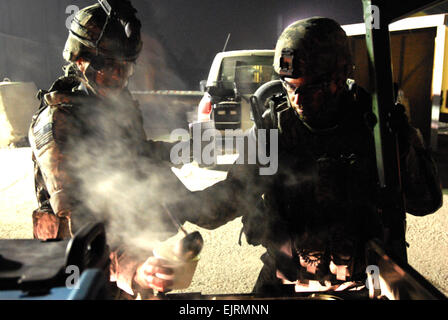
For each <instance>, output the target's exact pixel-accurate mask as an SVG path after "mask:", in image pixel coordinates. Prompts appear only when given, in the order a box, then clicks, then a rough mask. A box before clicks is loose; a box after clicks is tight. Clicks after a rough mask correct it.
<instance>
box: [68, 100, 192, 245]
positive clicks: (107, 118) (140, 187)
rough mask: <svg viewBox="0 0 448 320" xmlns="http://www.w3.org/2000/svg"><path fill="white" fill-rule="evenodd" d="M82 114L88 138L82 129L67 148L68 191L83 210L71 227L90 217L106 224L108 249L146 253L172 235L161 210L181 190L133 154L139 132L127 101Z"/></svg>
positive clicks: (164, 170)
mask: <svg viewBox="0 0 448 320" xmlns="http://www.w3.org/2000/svg"><path fill="white" fill-rule="evenodd" d="M85 111H86V114H81V116H80V118H81V119H82V120H81V121H82V123H83V125H84V126H85V128H87V130H88V134H87V135H84V132H83V131H82V130H84V129H85V128H83V129H82V130H80V131H77V132H78V133H79V134H80V135H75V136H73V137H72V138H71V139H70V141H69V146H68V152H69V159H70V170H71V172H72V175H73V176H74V177H75V179H76V187H75V188H74V190H73V191H74V192H76V195H75V197H76V198H78V199H79V200H80V201H81V202H82V204H83V206H85V209H82V210H85V211H84V212H75V213H74V215H73V221H74V222H73V223H74V225H75V226H80V225H82V224H84V223H85V222H84V221H86V220H87V219H90V218H91V217H87V216H88V215H90V214H92V215H93V216H94V218H95V220H100V221H105V222H106V226H107V232H108V235H107V236H108V238H109V242H111V244H112V245H116V244H125V245H132V246H137V247H139V248H141V249H147V250H149V249H151V248H152V246H153V245H154V244H155V243H156V242H157V241H159V240H163V239H166V238H167V237H169V236H171V235H172V234H173V232H176V231H177V230H176V229H175V228H174V227H173V225H172V224H170V222H169V218H168V217H167V216H165V213H164V212H163V210H161V207H160V206H161V205H162V204H168V205H169V204H170V203H173V202H175V201H176V194H182V192H183V190H182V189H181V188H183V186H182V184H181V182H180V181H179V180H178V179H177V178H176V176H175V175H174V174H172V172H171V170H170V167H169V166H168V165H165V164H160V163H156V162H154V161H151V160H150V159H148V158H147V157H143V156H139V155H138V151H139V150H140V148H141V147H142V146H141V145H140V143H142V140H141V139H142V136H141V134H142V133H143V131H142V130H143V128H142V127H140V126H139V122H138V120H137V119H138V117H137V115H136V114H135V112H134V109H133V106H132V105H129V100H127V101H123V100H117V101H115V103H108V104H107V105H105V104H98V105H95V106H91V107H89V108H86V110H85ZM183 189H184V191H187V190H186V189H185V188H183ZM176 191H179V193H175V192H176ZM80 217H81V219H83V221H80V220H77V219H79V218H80Z"/></svg>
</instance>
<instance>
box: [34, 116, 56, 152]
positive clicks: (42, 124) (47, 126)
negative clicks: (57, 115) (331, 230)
mask: <svg viewBox="0 0 448 320" xmlns="http://www.w3.org/2000/svg"><path fill="white" fill-rule="evenodd" d="M33 135H34V139H35V143H36V148H37V150H40V149H42V148H43V147H45V146H46V145H47V144H49V143H50V142H51V141H53V140H54V137H53V117H52V112H51V108H46V109H45V110H44V111H43V112H41V113H40V114H39V117H38V118H37V120H36V122H35V124H34V126H33Z"/></svg>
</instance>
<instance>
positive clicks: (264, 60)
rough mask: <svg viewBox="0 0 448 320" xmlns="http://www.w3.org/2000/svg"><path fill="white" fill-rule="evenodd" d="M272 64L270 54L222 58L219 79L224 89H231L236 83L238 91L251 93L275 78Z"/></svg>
mask: <svg viewBox="0 0 448 320" xmlns="http://www.w3.org/2000/svg"><path fill="white" fill-rule="evenodd" d="M272 64H273V56H271V55H269V56H256V55H254V56H243V57H228V58H224V59H223V62H222V66H221V70H220V74H219V80H220V81H222V85H223V87H224V88H226V89H233V83H236V85H237V88H238V90H239V91H240V93H243V94H252V93H254V92H255V91H256V90H257V89H258V88H259V87H260V86H261V85H263V84H264V83H266V82H269V81H271V80H275V79H277V75H276V73H275V72H274V68H273V66H272Z"/></svg>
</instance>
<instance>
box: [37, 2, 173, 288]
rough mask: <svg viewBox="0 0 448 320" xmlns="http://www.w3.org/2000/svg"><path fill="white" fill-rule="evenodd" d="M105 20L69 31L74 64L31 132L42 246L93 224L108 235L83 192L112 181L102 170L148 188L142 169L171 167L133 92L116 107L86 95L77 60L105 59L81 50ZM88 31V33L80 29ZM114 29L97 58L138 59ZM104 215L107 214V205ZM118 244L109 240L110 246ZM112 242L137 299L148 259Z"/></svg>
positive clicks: (91, 17) (82, 15) (87, 12)
mask: <svg viewBox="0 0 448 320" xmlns="http://www.w3.org/2000/svg"><path fill="white" fill-rule="evenodd" d="M123 3H124V2H123ZM105 16H106V15H105V13H104V12H103V10H102V9H101V7H100V6H99V5H98V4H97V5H94V6H91V7H88V8H86V9H83V10H81V11H80V12H79V13H78V15H77V17H76V18H75V20H76V21H75V22H74V23H73V25H72V31H73V30H75V31H74V32H72V31H71V33H70V36H69V39H68V41H67V45H66V49H65V51H64V56H65V58H66V59H67V60H68V61H69V62H72V64H71V65H69V66H68V67H66V74H65V76H63V77H61V78H60V79H58V80H57V81H56V82H55V83H54V84H53V85H52V87H51V88H50V89H49V90H48V91H40V93H39V99H40V100H41V106H40V108H39V111H38V112H37V113H36V115H35V116H34V117H33V119H32V124H31V127H30V131H29V140H30V144H31V147H32V151H33V156H32V157H33V162H34V168H35V189H36V196H37V201H38V205H39V207H38V209H36V210H35V211H34V212H33V229H34V237H35V238H36V239H41V240H48V239H66V238H70V237H72V236H73V234H75V233H76V232H77V231H78V230H79V229H80V228H81V227H83V226H84V225H85V224H87V223H89V222H93V221H103V220H106V221H104V222H105V223H106V227H107V215H106V213H105V212H104V215H103V216H101V213H98V212H95V213H94V212H92V206H91V205H89V204H88V203H86V199H91V198H92V195H88V194H86V191H85V190H89V189H88V188H87V186H86V183H87V182H86V178H90V179H91V178H92V177H88V176H89V175H93V176H94V177H95V175H96V174H107V173H105V172H104V170H110V172H109V173H110V174H111V175H113V174H114V173H116V172H115V171H116V170H115V169H117V170H118V169H119V168H126V174H129V175H130V177H132V179H135V181H138V180H139V179H140V180H143V179H145V178H147V175H145V174H144V172H143V170H141V162H142V161H144V162H149V163H154V166H157V169H154V172H146V173H147V174H154V173H155V172H158V171H160V170H161V169H160V168H161V167H163V169H162V170H167V171H169V170H170V169H169V167H168V166H165V165H163V161H169V160H170V150H171V148H172V144H170V143H164V142H156V141H149V140H147V137H146V134H145V131H144V128H143V117H142V114H141V111H140V108H139V106H138V103H137V102H136V101H135V100H134V99H133V98H132V96H131V94H130V92H129V91H128V89H127V88H125V89H124V90H123V91H122V92H121V94H120V95H119V96H118V97H114V98H113V99H108V98H104V97H103V98H102V97H100V96H98V95H96V94H95V93H94V92H92V90H90V89H88V88H87V87H86V85H85V79H82V74H81V73H80V72H79V71H78V70H77V69H76V67H75V66H74V64H73V62H74V61H76V59H78V57H84V58H85V59H86V58H88V59H95V58H98V57H100V58H101V57H102V56H95V49H92V48H91V47H89V45H92V44H91V43H90V44H89V43H84V42H80V41H81V40H80V39H82V40H83V41H84V40H85V41H87V40H88V38H87V37H88V36H89V37H94V36H95V32H96V33H98V32H100V31H101V28H98V27H97V26H96V24H95V23H93V24H92V21H94V22H95V19H96V18H98V17H102V19H103V21H104V20H105ZM84 25H87V26H89V27H90V29H89V27H87V28H86V27H83V28H81V27H82V26H84ZM106 25H107V24H106ZM92 26H93V28H92ZM110 26H111V30H109V29H108V28H106V30H105V33H104V34H105V36H104V41H102V42H100V44H99V52H100V53H102V52H104V50H105V51H106V52H109V53H110V52H112V53H113V52H114V51H118V52H122V50H128V51H129V52H125V55H127V56H126V57H113V58H115V59H122V58H129V59H130V61H132V60H133V59H136V57H137V56H138V53H139V51H140V49H141V43H140V40H139V38H136V39H132V37H131V38H130V39H125V40H122V42H126V43H128V42H129V43H130V44H129V45H127V46H126V47H125V48H124V49H123V48H121V49H120V45H119V43H118V42H120V41H119V40H120V39H118V40H116V41H115V42H117V43H118V44H117V43H115V42H114V37H115V36H117V37H118V36H119V35H120V34H121V33H123V31H121V33H119V26H120V25H118V26H117V25H116V23H115V22H114V23H111V24H110ZM114 28H115V29H114ZM116 28H118V29H116ZM117 30H118V31H117ZM81 32H84V33H81ZM109 32H112V34H110V33H109ZM80 33H81V35H80ZM131 41H135V45H133V46H131V44H132V42H131ZM87 42H88V41H87ZM111 48H112V49H111ZM107 49H109V50H111V51H107ZM120 50H121V51H120ZM112 53H111V54H112ZM90 181H91V180H90ZM128 187H129V186H128V185H126V184H125V183H124V184H123V185H119V186H115V188H116V189H118V188H121V190H122V192H123V193H125V192H126V190H127V188H128ZM92 188H93V187H92ZM82 190H84V191H82ZM94 191H95V190H94ZM100 191H101V190H98V192H100ZM149 192H151V191H150V190H148V193H149ZM104 208H105V209H104V210H107V204H105V207H104ZM98 211H100V209H99V210H98ZM142 214H143V212H142ZM145 224H146V222H145ZM113 236H114V235H111V234H108V238H109V239H113ZM112 242H113V243H111V241H109V244H111V246H112V248H111V249H112V252H111V280H112V281H115V282H117V284H118V286H119V287H120V288H121V289H123V290H124V291H126V292H128V293H130V294H133V290H132V281H133V277H134V274H135V270H136V267H137V266H138V265H139V264H140V263H142V262H143V261H141V259H142V257H141V256H140V258H139V259H140V260H139V259H137V258H136V257H135V255H134V254H131V251H129V250H124V249H123V248H122V247H121V244H122V243H121V242H120V239H113V240H112ZM148 255H149V254H148ZM148 255H146V256H145V258H147V256H148Z"/></svg>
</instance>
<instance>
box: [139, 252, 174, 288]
mask: <svg viewBox="0 0 448 320" xmlns="http://www.w3.org/2000/svg"><path fill="white" fill-rule="evenodd" d="M166 265H167V261H165V260H163V259H160V258H156V257H149V258H148V259H147V260H146V261H145V262H144V263H143V264H142V265H140V266H139V267H138V268H137V271H136V273H135V276H134V282H135V283H136V284H137V285H138V286H140V288H141V289H153V290H157V291H159V292H168V291H170V290H171V289H170V287H171V286H172V285H173V283H174V281H173V279H174V271H173V269H171V268H169V267H167V266H166Z"/></svg>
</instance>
